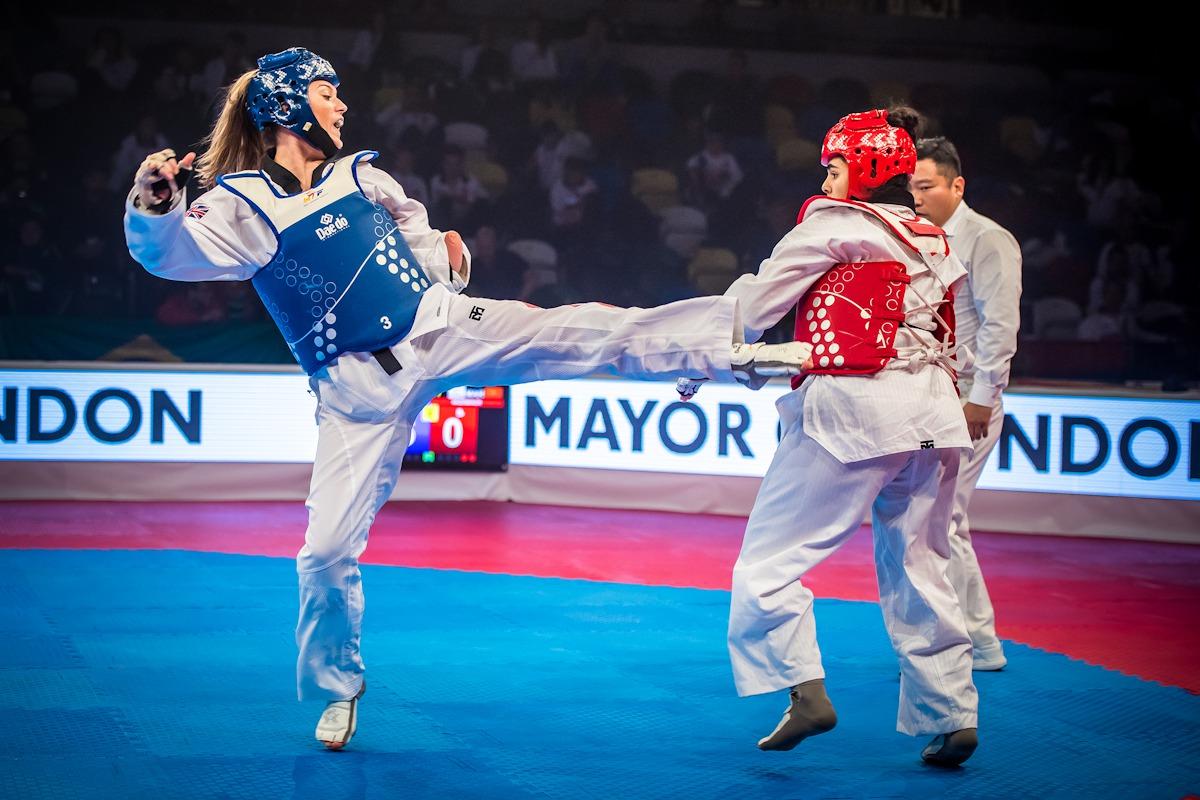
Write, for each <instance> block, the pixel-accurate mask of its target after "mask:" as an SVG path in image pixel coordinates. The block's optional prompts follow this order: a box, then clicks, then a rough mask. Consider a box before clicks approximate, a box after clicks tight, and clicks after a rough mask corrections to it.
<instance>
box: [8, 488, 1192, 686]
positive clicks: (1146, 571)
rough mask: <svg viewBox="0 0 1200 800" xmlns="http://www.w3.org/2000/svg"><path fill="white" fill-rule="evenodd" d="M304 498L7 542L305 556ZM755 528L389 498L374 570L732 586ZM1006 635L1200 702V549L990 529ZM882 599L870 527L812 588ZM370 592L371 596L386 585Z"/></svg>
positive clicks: (721, 521)
mask: <svg viewBox="0 0 1200 800" xmlns="http://www.w3.org/2000/svg"><path fill="white" fill-rule="evenodd" d="M304 524H305V511H304V507H303V505H302V504H300V503H203V504H201V503H195V504H192V503H100V502H86V503H51V502H30V503H23V502H22V503H0V547H4V548H51V549H55V548H64V549H86V548H95V549H160V550H161V549H172V550H173V549H183V550H201V551H208V552H221V553H240V554H245V555H265V556H278V557H287V558H291V557H293V556H294V555H295V553H296V550H297V549H298V548H299V546H300V543H301V542H302V540H303V535H304ZM744 524H745V520H744V519H741V518H737V517H722V516H712V515H699V514H697V515H686V514H670V513H661V512H647V511H613V510H602V509H581V508H567V507H559V506H533V505H515V504H511V503H488V502H464V503H389V504H388V505H387V506H386V507H385V508H384V510H383V511H382V512H381V513H380V515H379V518H378V519H377V520H376V522H375V526H374V528H373V530H372V534H371V543H370V546H369V547H368V548H367V552H366V556H365V558H364V559H363V560H364V563H369V564H391V565H396V566H408V567H430V568H437V569H458V570H467V571H476V572H495V573H508V574H514V575H535V576H541V577H559V578H582V579H589V580H603V581H615V582H619V583H635V584H648V585H660V586H686V587H697V588H703V589H726V590H727V589H728V588H729V574H730V570H731V568H732V566H733V562H734V560H735V559H736V558H737V553H738V548H739V546H740V544H741V537H742V531H743V527H744ZM975 548H976V551H977V553H978V554H979V559H980V562H981V563H982V564H983V570H984V574H985V576H986V577H987V581H988V588H989V590H990V591H991V594H992V599H993V602H994V603H995V605H996V614H997V620H998V624H997V627H998V629H999V633H1000V635H1001V636H1002V637H1003V638H1005V639H1012V640H1015V641H1018V642H1023V643H1025V644H1029V645H1032V646H1034V647H1039V648H1042V649H1045V650H1050V651H1053V652H1059V653H1064V654H1066V655H1068V656H1071V657H1073V658H1078V659H1082V660H1084V661H1086V662H1088V663H1091V664H1097V665H1101V666H1105V667H1109V668H1112V669H1116V670H1120V671H1122V672H1126V673H1128V674H1131V675H1136V676H1138V677H1141V678H1146V679H1149V680H1155V681H1160V682H1162V683H1167V684H1171V685H1175V686H1181V687H1183V688H1185V689H1188V690H1189V691H1192V692H1197V693H1200V668H1198V667H1197V664H1196V653H1197V652H1200V628H1198V626H1197V625H1196V609H1197V608H1200V547H1195V546H1189V545H1175V544H1161V543H1153V542H1133V541H1119V540H1108V539H1087V538H1073V537H1061V536H1028V535H1016V534H998V533H979V534H976V535H975ZM806 583H808V585H809V586H811V588H812V589H813V591H814V592H815V593H816V594H817V595H818V596H819V597H832V598H839V599H843V600H870V601H875V600H877V599H878V593H877V590H876V586H875V574H874V566H873V563H872V556H871V541H870V533H869V531H868V530H866V529H865V528H864V530H863V531H860V532H859V533H858V534H857V535H856V536H855V537H854V538H853V539H851V541H850V542H849V543H848V544H847V545H846V546H845V547H843V548H842V549H841V550H839V551H837V552H836V553H834V554H833V555H832V556H831V557H830V558H829V560H827V561H826V562H825V563H823V564H821V566H819V567H817V568H816V569H815V570H813V572H812V573H811V574H810V575H809V578H808V580H807V581H806ZM367 588H368V592H369V591H370V587H367Z"/></svg>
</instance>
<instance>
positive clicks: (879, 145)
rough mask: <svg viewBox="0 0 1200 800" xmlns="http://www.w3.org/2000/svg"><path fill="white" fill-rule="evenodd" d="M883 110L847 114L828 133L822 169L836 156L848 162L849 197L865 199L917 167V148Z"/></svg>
mask: <svg viewBox="0 0 1200 800" xmlns="http://www.w3.org/2000/svg"><path fill="white" fill-rule="evenodd" d="M887 116H888V112H887V111H886V110H884V109H882V108H881V109H876V110H875V111H862V112H859V113H857V114H847V115H846V116H844V117H842V118H841V119H840V120H838V122H837V124H836V125H834V126H833V127H832V128H830V129H829V133H827V134H825V141H824V143H822V145H821V166H823V167H827V166H829V162H830V160H831V159H832V158H833V157H834V156H841V157H842V158H844V159H846V165H847V167H848V170H849V173H850V196H851V197H856V198H858V199H859V200H866V199H868V198H869V197H870V195H871V192H872V191H873V190H875V189H878V188H879V187H880V186H882V185H883V184H885V183H887V182H888V181H890V180H891V179H892V178H894V177H896V176H897V175H911V174H912V173H913V170H914V169H916V168H917V147H916V145H915V144H913V140H912V137H911V136H909V135H908V131H906V130H904V129H903V128H897V127H895V126H894V125H889V124H888V121H887Z"/></svg>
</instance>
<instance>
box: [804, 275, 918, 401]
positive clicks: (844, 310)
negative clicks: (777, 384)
mask: <svg viewBox="0 0 1200 800" xmlns="http://www.w3.org/2000/svg"><path fill="white" fill-rule="evenodd" d="M910 280H911V278H910V277H909V275H908V270H907V269H906V268H905V266H904V265H903V264H901V263H900V262H899V261H870V262H862V263H854V264H838V265H837V266H835V267H834V268H833V269H831V270H829V271H828V272H826V273H825V274H824V275H823V276H822V277H821V278H820V279H819V280H818V281H817V282H816V283H814V284H813V285H812V287H810V288H809V290H808V291H807V292H805V294H804V297H802V298H801V299H800V304H799V305H798V306H797V308H796V341H798V342H810V343H811V344H812V346H813V353H812V361H813V368H812V369H810V370H807V371H806V372H805V374H815V375H870V374H873V373H876V372H879V371H880V370H881V369H883V368H884V366H885V365H886V364H887V363H888V361H890V360H891V359H893V358H895V357H896V348H895V342H896V332H897V331H898V330H899V326H900V323H901V322H903V321H904V295H905V292H906V290H907V289H908V284H909V282H910ZM803 377H804V376H803V375H797V376H796V377H795V378H793V379H792V386H793V388H794V387H796V386H799V385H800V382H801V381H802V380H803Z"/></svg>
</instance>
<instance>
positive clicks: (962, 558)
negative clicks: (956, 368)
mask: <svg viewBox="0 0 1200 800" xmlns="http://www.w3.org/2000/svg"><path fill="white" fill-rule="evenodd" d="M960 389H961V391H962V396H963V397H966V396H967V394H968V392H969V391H970V389H971V386H970V384H969V383H964V384H963V385H962V386H961V387H960ZM1003 427H1004V404H1003V402H1001V401H998V402H997V403H996V405H995V406H994V407H993V408H992V419H991V421H990V422H989V424H988V435H987V436H986V437H984V438H983V439H977V440H976V441H975V442H974V443H973V444H974V450H973V451H972V452H970V453H963V455H962V461H961V463H960V465H959V468H958V490H957V491H956V492H955V493H954V510H953V511H952V512H951V514H950V569H949V571H948V572H947V575H949V577H950V583H952V584H953V585H954V591H955V592H956V593H957V594H958V602H959V605H960V606H962V611H963V618H964V619H965V620H966V623H967V633H968V634H969V635H970V637H971V644H972V646H973V647H974V648H975V652H976V654H977V655H978V656H980V657H981V658H983V659H990V658H993V657H995V656H998V655H1000V654H1001V652H1002V646H1001V644H1000V639H999V638H997V636H996V612H995V611H994V610H993V609H992V599H991V597H989V596H988V590H987V586H986V585H985V584H984V582H983V573H982V572H981V571H980V569H979V560H978V559H977V558H976V557H975V548H974V546H972V544H971V525H970V521H969V517H968V515H967V510H968V508H969V506H970V505H971V496H972V495H973V494H974V493H975V485H976V484H977V483H979V476H980V475H981V474H982V473H983V466H984V464H985V463H987V460H988V456H989V455H990V454H991V452H992V450H993V449H994V448H995V447H996V442H998V441H1000V431H1001V429H1002V428H1003Z"/></svg>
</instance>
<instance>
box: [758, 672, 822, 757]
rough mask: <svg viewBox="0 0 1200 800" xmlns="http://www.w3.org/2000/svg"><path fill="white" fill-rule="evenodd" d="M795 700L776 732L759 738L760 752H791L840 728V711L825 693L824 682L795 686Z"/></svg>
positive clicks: (792, 696) (793, 693) (793, 697)
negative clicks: (838, 722)
mask: <svg viewBox="0 0 1200 800" xmlns="http://www.w3.org/2000/svg"><path fill="white" fill-rule="evenodd" d="M791 698H792V702H791V705H789V706H788V709H787V711H785V712H783V719H781V720H780V721H779V724H778V725H777V726H776V727H775V730H773V731H771V734H770V735H769V736H765V737H763V738H762V739H759V741H758V749H759V750H791V749H792V748H793V747H795V746H796V745H798V744H800V743H801V742H802V741H804V740H805V739H807V738H808V737H809V736H817V735H818V734H822V733H826V732H828V731H831V730H833V728H834V726H835V725H837V712H835V711H834V710H833V703H831V702H829V696H828V695H827V694H825V681H824V680H823V679H817V680H815V681H808V682H807V683H802V684H800V685H799V686H796V687H794V688H793V689H792V691H791Z"/></svg>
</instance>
